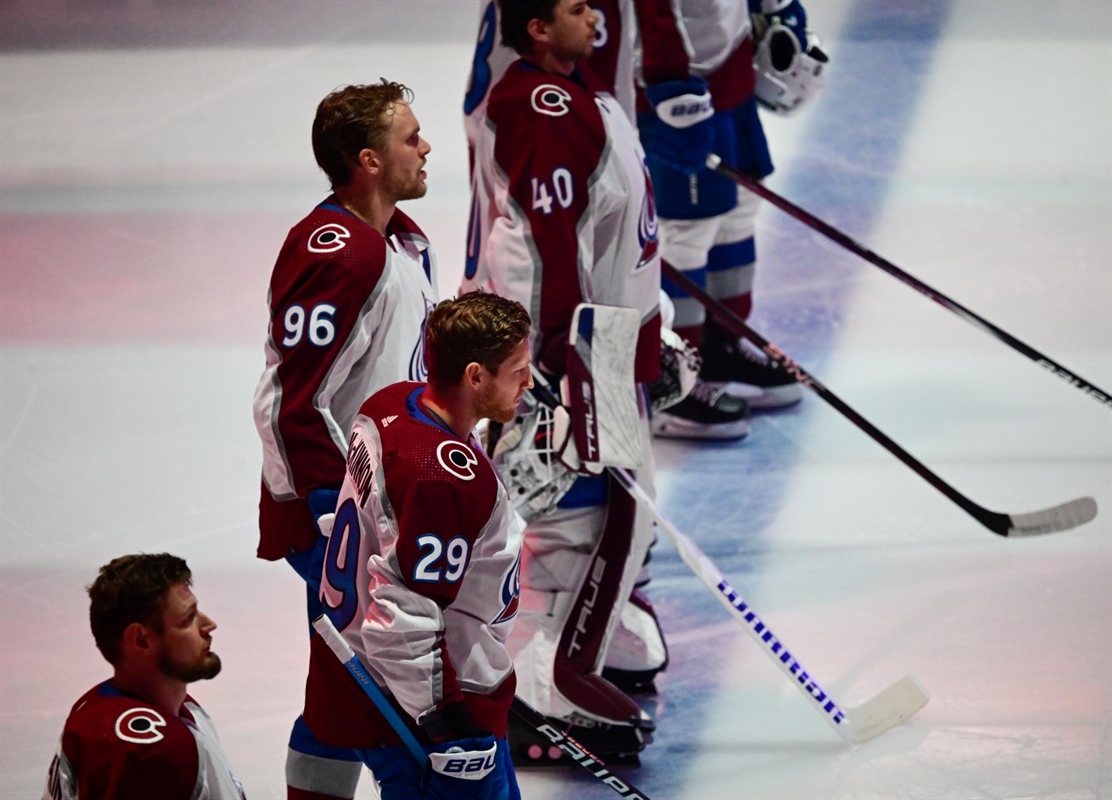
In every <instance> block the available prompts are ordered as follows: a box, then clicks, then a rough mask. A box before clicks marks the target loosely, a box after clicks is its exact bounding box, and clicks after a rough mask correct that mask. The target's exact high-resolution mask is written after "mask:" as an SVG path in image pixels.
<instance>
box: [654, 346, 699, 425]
mask: <svg viewBox="0 0 1112 800" xmlns="http://www.w3.org/2000/svg"><path fill="white" fill-rule="evenodd" d="M702 361H703V359H702V358H701V357H700V355H699V351H698V350H696V349H695V347H694V346H692V345H690V344H688V342H687V340H686V339H683V338H681V337H680V335H679V334H678V333H676V332H675V331H673V330H670V329H669V328H661V329H660V377H659V378H657V379H656V380H655V381H653V382H652V383H650V384H649V399H650V400H651V401H652V405H653V411H660V410H661V409H665V408H668V407H669V406H674V405H675V404H676V403H678V402H679V401H680V400H683V398H685V397H687V396H688V395H689V394H691V390H692V389H694V388H695V381H696V379H697V378H698V377H699V367H701V366H702Z"/></svg>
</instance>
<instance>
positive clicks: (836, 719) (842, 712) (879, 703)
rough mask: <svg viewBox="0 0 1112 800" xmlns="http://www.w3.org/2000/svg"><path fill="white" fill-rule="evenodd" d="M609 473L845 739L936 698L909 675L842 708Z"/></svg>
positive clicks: (544, 392) (652, 510)
mask: <svg viewBox="0 0 1112 800" xmlns="http://www.w3.org/2000/svg"><path fill="white" fill-rule="evenodd" d="M533 381H534V387H533V392H534V394H536V396H537V397H538V399H540V401H541V402H542V403H545V404H546V405H548V406H550V407H555V406H556V405H559V400H558V399H557V398H556V395H555V394H554V392H553V391H552V390H551V389H550V388H549V387H548V385H547V383H546V382H545V380H544V377H543V376H542V375H541V374H540V373H539V372H538V371H537V370H536V368H535V367H534V368H533ZM607 470H608V471H609V472H610V474H611V475H613V476H614V478H615V479H616V480H617V481H618V482H619V483H621V484H622V486H624V487H625V489H626V491H628V492H629V493H630V495H631V496H632V497H633V498H634V500H636V501H637V503H638V504H639V505H641V507H642V508H644V509H645V510H646V511H647V512H649V514H651V515H652V516H653V518H654V519H655V520H656V522H657V524H658V525H659V526H660V527H661V528H663V529H664V532H665V533H667V534H668V538H670V539H671V540H672V543H673V544H674V545H675V547H676V550H678V551H679V554H680V557H681V558H682V559H683V562H684V563H685V564H687V566H688V567H690V568H691V571H692V572H694V573H695V576H696V577H697V578H698V579H699V580H700V581H702V582H703V584H704V585H705V586H706V587H707V588H709V589H710V590H711V591H713V592H714V594H715V596H716V597H717V598H718V599H719V601H721V603H722V604H723V605H724V606H726V608H727V609H728V610H729V611H730V613H731V614H733V615H734V616H735V617H736V618H737V619H739V620H740V621H741V623H742V625H743V626H744V628H745V631H746V633H748V634H749V635H750V636H751V637H752V638H753V640H754V641H755V642H757V644H758V645H759V646H760V647H761V649H762V650H764V652H765V654H766V655H768V657H769V658H771V659H772V660H773V661H774V662H775V663H776V664H777V666H779V668H780V670H781V671H782V672H784V674H785V675H787V676H788V677H789V678H790V679H791V681H792V683H794V684H795V685H796V687H798V689H799V690H800V691H801V692H803V694H804V695H805V696H806V697H808V698H810V700H811V702H812V703H813V704H814V706H815V707H816V708H817V709H818V710H819V712H820V713H821V714H822V716H823V719H825V720H826V721H827V722H828V723H829V724H830V726H831V727H832V728H834V730H835V731H837V733H838V735H839V736H841V737H842V738H844V739H846V740H847V741H850V742H864V741H867V740H868V739H872V738H873V737H874V736H879V735H880V734H882V733H884V732H885V731H886V730H888V729H889V728H892V727H893V726H895V725H898V724H899V723H900V722H902V721H903V720H905V719H907V718H908V717H910V716H911V715H912V714H914V713H915V712H916V711H918V710H919V709H921V708H922V707H923V706H925V705H926V704H927V700H929V699H930V695H928V694H927V690H926V689H925V688H923V685H922V684H921V683H919V681H918V680H916V679H915V678H914V677H913V676H911V675H908V676H906V677H904V678H903V679H901V680H899V681H897V682H896V683H894V684H892V685H891V686H889V687H888V688H887V689H885V690H884V691H883V692H881V693H880V694H878V695H876V696H875V697H873V698H872V699H870V700H868V701H866V702H865V703H863V704H861V705H860V706H857V707H855V708H847V709H843V708H841V707H840V706H839V705H838V704H837V703H835V702H834V701H833V700H832V699H831V697H830V695H829V694H827V693H826V691H825V690H824V689H823V688H822V687H821V686H819V684H818V682H817V681H816V680H815V679H814V678H812V677H811V676H810V674H809V673H808V672H807V671H806V670H805V669H803V665H802V664H800V663H799V661H798V660H796V658H795V656H793V655H792V654H791V653H790V652H789V651H788V650H787V648H785V647H784V645H783V643H782V642H781V641H780V640H779V639H778V638H776V636H774V635H773V633H772V631H771V630H769V628H768V626H767V625H765V624H764V622H763V621H762V620H761V619H760V617H758V616H757V615H756V613H755V612H754V611H753V610H752V609H751V608H750V607H749V604H748V603H746V602H745V601H744V600H743V599H742V598H741V595H739V594H738V592H737V590H736V589H734V587H733V586H731V585H730V583H729V581H727V580H726V579H725V578H724V577H722V573H721V572H720V571H719V570H718V568H717V567H716V566H715V565H714V563H713V562H712V561H711V560H710V559H709V558H707V556H706V555H705V554H704V553H703V551H702V550H700V549H699V548H698V547H697V546H696V545H695V543H694V542H693V541H691V539H689V538H688V537H687V536H685V535H684V534H683V533H681V532H680V531H679V529H677V528H676V526H675V525H673V524H672V523H671V522H669V521H668V519H667V518H666V517H665V516H664V515H663V514H662V513H661V512H660V510H659V509H658V508H657V506H656V503H655V502H653V499H652V498H651V497H649V495H648V493H647V492H646V491H645V490H644V489H642V488H641V485H640V484H638V483H637V481H636V480H634V478H633V476H632V475H630V474H629V472H627V471H626V470H624V469H622V468H620V467H607Z"/></svg>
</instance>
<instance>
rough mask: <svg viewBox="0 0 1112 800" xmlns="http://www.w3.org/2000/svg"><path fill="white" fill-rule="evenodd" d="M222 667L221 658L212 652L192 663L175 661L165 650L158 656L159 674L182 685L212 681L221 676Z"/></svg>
mask: <svg viewBox="0 0 1112 800" xmlns="http://www.w3.org/2000/svg"><path fill="white" fill-rule="evenodd" d="M221 666H222V665H221V663H220V656H218V655H216V653H213V652H211V651H210V652H208V653H205V654H204V656H202V657H201V658H199V659H197V660H196V661H193V662H190V663H182V662H180V661H176V660H174V659H173V658H172V657H171V656H170V654H169V653H167V652H166V651H165V650H163V651H162V652H160V653H159V654H158V670H159V672H161V673H162V674H163V675H165V676H166V677H167V678H174V679H175V680H179V681H181V682H182V683H193V682H195V681H207V680H211V679H212V678H215V677H216V676H217V675H219V674H220V667H221Z"/></svg>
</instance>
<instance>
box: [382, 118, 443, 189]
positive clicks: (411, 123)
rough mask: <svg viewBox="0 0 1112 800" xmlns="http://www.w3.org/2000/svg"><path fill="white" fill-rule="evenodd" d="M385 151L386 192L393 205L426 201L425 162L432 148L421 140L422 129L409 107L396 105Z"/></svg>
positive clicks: (383, 175)
mask: <svg viewBox="0 0 1112 800" xmlns="http://www.w3.org/2000/svg"><path fill="white" fill-rule="evenodd" d="M390 119H391V123H390V130H389V132H388V133H387V135H386V147H385V148H384V150H383V171H382V187H383V191H384V192H385V193H386V194H387V196H388V197H390V199H392V200H393V201H394V202H398V201H400V200H416V199H417V198H418V197H424V196H425V192H426V191H428V187H427V186H426V185H425V179H426V177H427V176H426V175H425V172H424V168H425V161H426V160H427V159H428V155H429V151H430V150H432V147H430V146H429V143H428V142H426V141H425V140H424V139H422V138H421V134H420V130H421V126H420V124H419V123H418V122H417V117H416V116H414V114H413V109H412V108H410V107H409V104H408V103H402V102H397V103H394V113H393V114H392V115H391V117H390Z"/></svg>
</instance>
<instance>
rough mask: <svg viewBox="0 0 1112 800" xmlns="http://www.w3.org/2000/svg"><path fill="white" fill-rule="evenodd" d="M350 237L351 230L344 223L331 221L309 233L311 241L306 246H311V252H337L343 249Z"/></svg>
mask: <svg viewBox="0 0 1112 800" xmlns="http://www.w3.org/2000/svg"><path fill="white" fill-rule="evenodd" d="M350 238H351V231H349V230H348V229H347V228H345V227H344V226H343V225H338V224H336V223H335V222H329V223H328V224H327V225H321V226H320V227H319V228H317V229H316V230H315V231H313V232H312V233H311V234H309V243H308V244H307V245H306V247H308V248H309V252H310V253H335V252H336V251H337V250H343V249H344V246H345V245H347V240H348V239H350Z"/></svg>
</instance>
